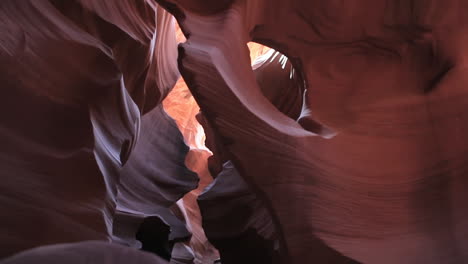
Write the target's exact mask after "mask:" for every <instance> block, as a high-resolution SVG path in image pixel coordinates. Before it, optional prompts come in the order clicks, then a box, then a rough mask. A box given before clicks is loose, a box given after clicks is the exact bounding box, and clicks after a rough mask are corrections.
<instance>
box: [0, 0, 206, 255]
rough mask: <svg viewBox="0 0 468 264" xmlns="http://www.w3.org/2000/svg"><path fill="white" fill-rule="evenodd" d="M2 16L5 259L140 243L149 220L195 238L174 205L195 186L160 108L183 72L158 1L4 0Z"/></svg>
mask: <svg viewBox="0 0 468 264" xmlns="http://www.w3.org/2000/svg"><path fill="white" fill-rule="evenodd" d="M0 20H1V21H2V22H1V23H0V24H1V25H0V32H1V37H0V81H1V82H2V87H3V88H2V90H1V96H0V97H1V99H0V105H1V106H0V109H1V114H0V120H1V125H0V134H1V135H0V138H1V139H0V141H1V145H2V148H1V150H0V166H1V168H2V169H1V174H2V177H1V178H2V181H0V211H1V212H2V213H1V217H0V218H1V220H0V223H1V225H0V226H1V227H0V233H1V234H2V237H1V239H0V257H1V258H3V257H7V256H10V255H12V254H14V253H17V252H19V251H22V250H26V249H29V248H33V247H37V246H42V245H49V244H58V243H70V242H79V241H87V240H101V241H111V240H114V241H116V242H119V243H122V244H127V245H131V246H134V247H138V245H139V243H138V242H137V241H136V240H135V234H136V233H137V231H138V229H139V225H140V224H141V223H142V222H143V221H144V219H145V218H148V217H153V216H156V217H160V218H162V219H163V220H164V221H166V223H167V224H168V225H171V221H174V222H173V223H172V226H173V228H172V233H171V235H172V237H173V238H176V237H188V236H190V234H189V233H188V231H187V230H186V228H185V224H184V223H183V219H181V220H178V219H177V218H176V217H175V216H173V215H172V213H171V212H170V211H169V210H168V208H169V207H170V206H172V204H174V203H175V202H176V201H177V200H178V199H180V197H182V196H183V195H184V194H185V193H187V192H189V191H190V190H192V189H194V188H196V186H197V182H198V177H197V176H196V175H195V174H194V173H193V172H191V171H189V170H188V169H187V168H186V167H185V165H184V162H185V155H186V154H187V151H188V147H187V146H186V145H185V143H184V140H183V137H182V135H181V133H180V132H179V130H178V128H177V126H176V124H175V122H174V121H173V120H172V119H171V118H170V117H169V116H167V114H165V112H164V110H163V109H162V106H161V104H160V103H161V101H162V100H163V99H164V97H165V96H166V95H167V93H168V92H169V91H170V89H172V87H173V86H174V84H175V83H176V81H177V79H178V78H179V73H178V70H177V68H176V56H177V50H176V44H177V43H176V40H175V23H174V19H173V17H172V16H170V15H169V14H168V13H167V12H166V11H165V10H163V9H162V8H161V7H159V6H158V5H157V4H156V3H155V2H154V1H141V2H140V1H133V0H130V1H121V0H115V1H100V0H99V1H94V0H82V1H81V0H80V1H46V0H39V1H36V0H31V1H16V0H6V1H2V2H1V3H0ZM149 150H150V151H149ZM122 166H123V169H122ZM162 190H164V191H162ZM124 215H126V217H124ZM132 219H133V220H132ZM114 223H115V225H114ZM57 247H60V246H57ZM86 247H88V246H86ZM41 250H42V249H38V251H41ZM73 250H74V249H70V251H73ZM95 250H97V249H95ZM103 250H106V249H105V248H104V249H103ZM111 251H112V249H111V250H110V252H111ZM46 252H49V251H46ZM86 252H88V251H86ZM89 252H90V254H94V253H92V252H93V251H92V250H91V251H89ZM110 252H109V253H107V254H110ZM44 254H46V253H44ZM122 261H123V260H122ZM123 262H125V261H123Z"/></svg>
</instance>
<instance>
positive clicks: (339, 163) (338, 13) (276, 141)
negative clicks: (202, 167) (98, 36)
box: [159, 0, 468, 263]
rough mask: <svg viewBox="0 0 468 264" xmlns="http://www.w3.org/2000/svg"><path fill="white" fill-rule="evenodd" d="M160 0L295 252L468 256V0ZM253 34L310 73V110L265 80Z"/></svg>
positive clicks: (206, 102) (193, 72)
mask: <svg viewBox="0 0 468 264" xmlns="http://www.w3.org/2000/svg"><path fill="white" fill-rule="evenodd" d="M159 2H160V3H161V4H162V5H163V6H165V7H166V8H167V9H168V10H170V11H171V12H172V13H173V14H174V15H175V16H176V17H177V19H178V22H179V24H180V26H181V28H182V30H183V32H184V33H185V34H186V36H187V42H185V43H184V44H182V45H180V48H179V68H180V70H181V73H182V75H183V77H184V79H185V81H186V82H187V84H188V86H189V88H190V90H191V91H192V93H193V95H194V97H195V99H196V100H197V102H198V103H199V105H200V108H201V111H202V112H203V115H204V116H205V118H206V119H207V122H208V123H209V124H210V127H211V128H212V130H213V131H214V133H215V134H216V135H217V137H219V138H221V141H222V142H223V145H224V146H223V147H224V149H226V152H227V153H228V156H229V159H231V160H232V162H233V163H234V165H235V167H236V168H237V169H238V170H239V172H240V174H241V175H242V176H243V177H244V179H245V180H246V181H247V182H248V183H249V184H251V185H252V186H253V188H254V190H255V192H256V193H257V195H259V196H260V197H261V198H262V199H264V200H265V201H266V202H267V204H268V205H269V208H270V210H271V212H272V213H273V214H274V216H275V217H274V219H275V222H276V223H277V225H278V227H279V228H280V229H281V234H282V237H283V238H284V241H283V242H284V243H282V248H283V249H284V252H285V255H287V256H288V257H289V258H290V260H289V262H288V263H304V262H306V263H311V262H314V261H318V262H332V263H344V262H349V261H350V260H349V259H346V258H345V257H344V256H342V255H345V256H348V257H350V258H353V259H355V260H357V261H360V262H363V263H440V262H449V263H464V262H466V260H467V259H468V255H467V253H466V252H468V250H467V248H468V240H466V234H467V230H468V227H467V221H468V214H467V211H466V210H465V209H464V206H463V203H462V201H463V200H465V199H466V196H467V194H466V192H465V191H464V190H465V189H466V186H467V184H468V179H467V178H466V177H465V176H466V173H465V171H466V170H465V169H464V168H465V164H466V150H467V149H468V145H467V143H466V140H464V136H463V135H464V131H465V130H466V129H467V127H466V125H465V123H466V122H465V120H466V119H467V116H466V114H465V111H463V109H464V107H465V106H466V103H467V102H466V98H467V96H466V95H467V93H466V91H467V90H466V88H465V83H466V80H465V77H464V76H466V73H465V67H464V58H465V57H466V55H465V54H466V52H465V51H464V49H462V48H461V47H463V46H464V44H466V43H465V42H466V39H465V37H463V36H464V35H465V33H466V32H465V31H466V26H465V25H466V23H465V22H466V19H465V17H464V16H463V13H464V12H465V11H466V8H468V6H467V3H465V1H449V2H448V3H446V2H444V3H442V1H405V2H404V3H403V2H402V1H386V0H381V1H366V0H358V1H320V0H319V1H302V0H296V1H231V3H230V5H226V6H225V7H224V8H223V9H222V10H220V11H218V12H215V11H213V10H212V9H211V8H210V7H208V6H204V5H199V6H198V7H199V8H200V9H201V10H198V9H196V8H194V7H193V6H192V5H193V4H196V3H197V2H196V1H191V3H190V4H188V3H187V1H176V0H173V1H159ZM203 8H205V9H203ZM449 29H450V30H449ZM251 40H254V41H257V42H259V43H262V44H266V45H269V46H270V47H272V48H274V49H276V50H278V51H280V52H282V53H284V54H286V55H287V56H288V58H290V60H291V62H292V63H293V65H294V66H295V69H296V70H297V71H298V72H299V74H301V75H302V77H303V78H304V82H305V85H304V87H305V89H306V90H307V91H306V93H305V97H304V105H303V108H302V109H303V110H302V112H301V115H300V118H299V119H297V120H294V119H291V118H288V117H287V116H286V115H284V114H282V113H281V112H280V111H278V109H277V107H275V106H274V105H273V104H272V103H271V102H270V101H269V100H268V98H267V97H266V96H265V95H264V93H262V90H261V88H260V86H259V85H258V84H257V82H256V79H255V75H254V73H253V71H252V70H251V67H250V62H249V57H248V50H247V47H246V43H247V42H248V41H251ZM253 150H254V151H253ZM338 252H339V253H340V254H338Z"/></svg>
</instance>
